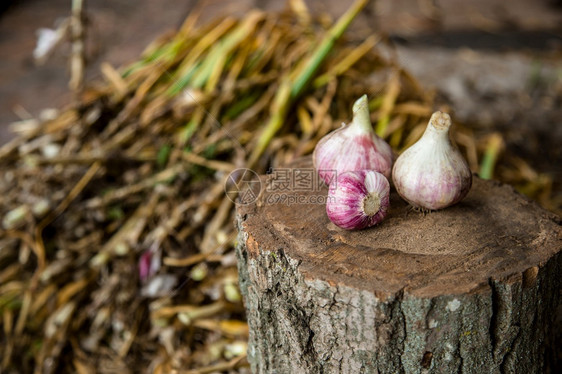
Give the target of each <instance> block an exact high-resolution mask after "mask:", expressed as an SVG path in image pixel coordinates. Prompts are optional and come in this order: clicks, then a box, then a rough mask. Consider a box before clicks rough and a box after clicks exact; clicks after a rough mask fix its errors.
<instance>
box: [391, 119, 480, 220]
mask: <svg viewBox="0 0 562 374" xmlns="http://www.w3.org/2000/svg"><path fill="white" fill-rule="evenodd" d="M450 127H451V117H450V116H449V115H448V114H447V113H441V112H435V113H433V115H432V116H431V119H430V120H429V123H428V125H427V128H426V130H425V132H424V134H423V135H422V137H421V138H420V140H418V141H417V142H416V143H415V144H414V145H412V146H411V147H410V148H408V149H406V150H405V151H404V153H402V154H401V155H400V156H399V157H398V159H397V160H396V163H395V164H394V168H393V170H392V180H393V181H394V186H395V187H396V191H398V194H399V195H400V196H401V197H402V198H403V199H404V200H406V201H407V202H408V203H410V204H411V205H412V206H414V207H416V208H420V209H424V210H437V209H443V208H446V207H448V206H451V205H453V204H456V203H458V202H459V201H461V200H462V199H463V198H464V197H465V196H466V194H467V193H468V191H469V190H470V187H471V186H472V173H471V172H470V168H469V167H468V164H467V162H466V160H465V159H464V158H463V156H462V155H461V153H460V151H459V150H458V149H457V147H456V146H455V145H454V144H453V143H452V141H451V138H450V137H449V128H450Z"/></svg>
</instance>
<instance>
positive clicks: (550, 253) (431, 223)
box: [237, 159, 562, 374]
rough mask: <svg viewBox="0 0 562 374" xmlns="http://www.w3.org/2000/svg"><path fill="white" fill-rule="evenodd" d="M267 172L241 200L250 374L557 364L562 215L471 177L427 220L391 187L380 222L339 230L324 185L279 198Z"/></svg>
mask: <svg viewBox="0 0 562 374" xmlns="http://www.w3.org/2000/svg"><path fill="white" fill-rule="evenodd" d="M311 168H312V166H311V163H310V160H309V159H307V160H304V161H303V160H301V161H299V162H297V163H296V164H294V165H292V167H291V168H290V169H287V170H290V173H291V175H292V177H293V178H294V177H295V175H298V174H299V173H301V172H302V170H306V171H308V170H310V169H311ZM295 170H300V172H297V171H295ZM269 178H270V180H267V177H263V178H262V179H261V183H262V189H261V192H262V193H261V194H260V196H259V199H258V200H257V201H256V202H255V203H252V204H246V205H238V207H237V224H238V227H239V238H238V246H237V256H238V269H239V277H240V287H241V290H242V294H243V296H244V302H245V306H246V311H247V317H248V323H249V325H250V341H249V348H248V359H249V361H250V364H251V367H252V371H253V372H254V373H299V374H300V373H447V374H449V373H479V374H484V373H526V374H527V373H544V372H549V371H550V372H552V373H554V370H557V369H560V352H559V349H558V347H559V346H560V344H561V343H562V339H560V331H561V326H560V317H559V316H560V314H561V313H560V312H561V309H560V307H561V297H560V296H561V295H560V289H561V283H562V277H561V275H562V256H561V248H562V229H561V223H560V218H559V217H558V216H556V215H554V214H552V213H550V212H548V211H545V210H544V209H542V208H540V207H539V206H538V205H537V204H535V203H534V202H532V201H530V200H529V199H527V198H525V197H523V196H521V195H519V194H518V193H516V192H515V191H514V190H513V189H512V188H511V187H509V186H505V185H501V184H499V183H497V182H493V181H484V180H481V179H479V178H477V177H475V179H474V183H473V187H472V190H471V191H470V193H469V194H468V196H467V197H466V198H465V199H464V200H463V201H462V202H461V203H459V204H457V205H455V206H453V207H450V208H448V209H445V210H442V211H437V212H431V213H428V214H423V213H419V212H416V211H413V210H412V209H411V208H409V207H408V206H407V205H406V203H404V202H403V201H402V200H401V199H400V198H399V197H398V196H397V195H396V194H395V193H394V192H393V193H392V196H391V208H390V212H389V214H388V216H387V218H386V219H385V221H383V222H382V223H381V224H380V225H377V226H375V227H373V228H369V229H366V230H360V231H345V230H342V229H339V228H338V227H336V226H335V225H333V224H332V223H331V222H330V221H329V219H328V218H327V216H326V212H325V204H323V203H322V202H323V201H325V197H326V195H327V189H326V188H325V187H321V188H316V187H315V188H313V189H309V190H308V191H295V188H292V189H288V190H287V189H286V190H285V191H284V192H283V193H284V194H286V196H285V198H283V197H282V195H281V193H280V192H279V191H275V189H274V188H272V186H273V184H272V179H271V178H272V176H269ZM273 178H275V176H273ZM273 182H275V181H274V180H273ZM322 197H324V200H322ZM313 201H316V202H317V203H313ZM290 202H298V204H296V203H295V204H291V203H290ZM557 317H558V318H557Z"/></svg>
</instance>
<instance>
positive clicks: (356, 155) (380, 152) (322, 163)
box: [312, 95, 393, 185]
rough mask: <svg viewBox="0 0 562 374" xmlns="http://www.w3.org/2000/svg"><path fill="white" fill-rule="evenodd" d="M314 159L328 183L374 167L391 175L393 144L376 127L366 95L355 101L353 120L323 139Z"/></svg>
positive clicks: (319, 143)
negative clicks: (345, 174) (342, 174)
mask: <svg viewBox="0 0 562 374" xmlns="http://www.w3.org/2000/svg"><path fill="white" fill-rule="evenodd" d="M312 160H313V162H314V167H315V168H316V170H317V171H318V174H319V175H320V177H321V178H322V179H323V180H324V182H326V184H328V185H329V184H330V183H331V181H332V180H333V179H334V178H335V177H337V176H338V175H339V174H341V173H344V172H346V171H353V170H374V171H378V172H379V173H382V174H384V176H385V177H387V178H390V172H391V170H392V160H393V154H392V148H390V145H388V143H387V142H385V141H384V140H383V139H381V138H379V137H378V136H377V135H376V134H375V132H374V130H373V126H372V125H371V119H370V115H369V103H368V101H367V95H363V96H362V97H361V98H359V99H358V100H357V101H356V102H355V104H353V120H352V121H351V123H350V124H349V125H346V124H345V123H344V124H343V125H342V127H340V128H339V129H337V130H334V131H332V132H331V133H329V134H327V135H326V136H324V137H323V138H322V139H320V141H319V142H318V144H317V145H316V148H315V149H314V153H313V155H312Z"/></svg>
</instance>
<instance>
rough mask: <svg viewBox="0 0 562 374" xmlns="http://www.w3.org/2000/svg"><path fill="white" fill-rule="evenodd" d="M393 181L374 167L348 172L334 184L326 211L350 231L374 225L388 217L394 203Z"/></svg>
mask: <svg viewBox="0 0 562 374" xmlns="http://www.w3.org/2000/svg"><path fill="white" fill-rule="evenodd" d="M389 196H390V184H389V183H388V180H387V179H386V177H385V176H384V175H382V174H381V173H377V172H376V171H373V170H357V171H348V172H345V173H343V174H339V175H338V177H337V178H336V180H335V181H334V182H332V183H331V184H330V189H329V191H328V199H327V203H326V213H328V218H330V220H331V221H332V222H333V223H335V224H336V225H338V226H339V227H341V228H344V229H347V230H354V229H363V228H365V227H370V226H374V225H376V224H377V223H379V222H381V221H382V220H383V219H384V217H385V216H386V212H387V211H388V207H389V205H390V200H389Z"/></svg>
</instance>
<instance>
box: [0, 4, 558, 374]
mask: <svg viewBox="0 0 562 374" xmlns="http://www.w3.org/2000/svg"><path fill="white" fill-rule="evenodd" d="M74 2H76V1H74ZM71 3H73V2H72V1H69V0H13V1H3V2H1V3H0V170H2V173H0V217H1V218H2V228H3V229H5V230H0V314H2V319H1V321H0V325H1V326H2V328H1V329H0V331H1V332H0V351H1V352H2V354H0V360H1V362H0V372H3V370H4V369H5V370H6V373H20V372H36V373H39V372H45V373H55V372H56V373H59V372H79V373H94V372H111V373H116V372H118V373H126V372H131V373H138V372H170V371H171V370H172V368H174V370H175V369H177V368H182V369H192V371H187V372H189V373H212V372H233V373H234V372H248V370H247V369H245V367H246V366H247V364H246V363H245V362H244V357H245V354H246V348H247V345H246V344H247V339H248V326H247V324H246V322H245V317H244V309H243V306H242V299H241V295H240V292H239V289H238V286H237V271H236V257H235V254H234V247H235V246H236V243H237V239H236V235H237V232H236V228H235V227H234V226H233V224H232V222H233V221H234V204H233V202H232V201H231V200H230V199H229V198H228V197H227V196H225V193H224V192H225V184H224V181H225V180H226V177H227V176H228V173H230V172H232V171H233V170H236V169H237V168H241V167H250V168H253V169H254V170H256V171H257V172H259V173H264V172H265V171H266V170H270V168H271V167H278V166H279V165H284V164H286V163H287V161H288V160H291V159H292V158H293V157H298V156H302V155H306V154H310V153H311V152H312V150H313V149H314V146H315V144H316V142H317V141H318V139H320V138H321V137H322V136H324V135H325V134H326V133H328V132H329V131H331V130H332V129H335V128H337V127H338V126H339V125H340V124H341V121H343V120H346V121H347V120H348V119H350V108H351V104H352V102H353V101H354V99H355V98H356V97H358V96H359V95H363V94H364V93H366V92H367V93H368V94H369V95H370V100H371V102H370V105H371V107H370V108H371V113H372V118H371V119H372V120H373V122H374V125H375V128H376V130H377V131H378V132H379V135H380V134H382V136H384V137H385V139H387V140H388V141H389V143H390V144H391V145H392V146H393V147H394V148H395V149H396V150H397V151H400V150H402V149H404V148H405V147H407V146H408V145H410V144H412V143H413V142H414V141H415V140H416V137H419V135H420V134H421V132H422V131H423V129H425V126H426V124H427V118H428V117H429V115H430V114H431V112H432V111H433V110H436V109H441V108H443V109H444V110H447V111H450V112H451V114H452V117H453V120H454V122H455V128H456V129H458V131H455V136H456V137H455V139H456V140H457V143H459V146H460V148H461V151H462V152H463V153H464V154H465V156H466V157H467V159H468V161H469V164H470V166H471V168H472V170H473V171H475V172H479V173H480V175H481V176H482V177H485V178H494V179H499V180H501V181H503V182H505V183H509V184H511V185H513V186H515V187H516V188H517V189H518V190H519V191H520V192H522V193H525V194H527V195H528V196H529V197H530V198H532V199H535V200H536V201H537V202H539V203H540V204H541V205H542V206H543V207H545V208H547V209H550V210H552V211H554V212H556V213H558V214H561V213H562V147H561V145H562V2H561V1H560V0H556V1H554V0H551V1H547V0H540V1H535V0H511V1H503V0H474V1H469V2H467V1H462V0H448V1H445V0H435V1H431V0H398V1H393V0H379V1H370V2H369V3H368V5H366V7H365V8H364V9H363V10H362V11H361V13H359V15H358V16H357V17H356V19H355V20H354V21H353V22H352V24H351V26H350V28H349V30H348V31H347V32H346V33H345V36H344V37H343V38H342V40H341V43H339V44H338V43H336V44H335V45H334V47H333V50H331V51H330V52H331V53H329V54H327V56H324V57H325V60H324V64H323V65H321V68H320V69H319V71H318V72H317V73H318V76H315V77H314V78H315V80H312V79H309V80H308V82H307V84H308V86H307V89H306V90H303V91H301V94H302V95H301V94H296V95H295V97H296V98H297V99H298V100H297V99H294V98H292V97H291V96H290V95H288V94H287V95H286V96H285V99H284V100H285V101H284V102H285V109H286V110H288V114H286V113H284V114H285V115H284V116H280V117H282V120H281V121H282V122H281V124H279V128H278V129H277V130H276V131H273V136H271V137H270V138H267V137H264V135H263V134H264V133H267V131H263V129H264V128H268V127H266V126H269V125H270V124H271V123H272V122H269V121H270V120H271V118H275V115H272V114H276V113H278V112H282V110H278V111H277V112H275V109H277V107H276V106H275V104H277V103H278V101H277V99H278V96H277V95H279V96H281V95H280V94H279V93H280V92H281V93H282V92H283V90H282V89H283V88H286V87H284V86H283V83H284V82H286V79H287V77H291V79H292V78H293V77H294V74H293V73H295V71H297V73H299V72H302V70H304V69H301V70H300V71H299V70H298V69H297V68H298V67H300V66H302V64H301V63H302V62H303V61H309V60H308V59H309V58H310V59H311V60H312V57H311V56H314V55H311V54H310V53H309V52H310V51H311V50H313V49H314V48H316V47H317V46H318V45H319V44H320V41H321V40H322V38H324V37H325V35H326V34H327V33H326V30H327V29H328V28H329V27H330V25H332V24H333V21H334V20H335V19H337V17H339V16H341V15H342V14H343V13H344V12H345V11H346V10H347V9H348V7H350V5H351V2H347V1H341V0H339V1H337V0H324V1H320V0H307V1H304V2H301V1H299V0H292V1H290V3H291V4H292V8H291V11H289V12H286V13H283V14H281V13H267V14H265V15H264V14H263V13H260V14H259V17H262V18H260V22H255V20H256V19H257V18H256V13H252V12H249V10H250V9H253V8H259V9H262V10H267V11H279V10H282V9H286V8H287V4H286V3H285V2H284V1H279V0H254V1H250V0H244V1H228V0H206V1H201V2H198V1H195V0H184V1H179V0H135V1H130V0H95V1H93V0H90V1H87V0H85V1H84V4H85V5H84V7H85V12H84V17H83V22H84V27H85V37H84V41H85V53H84V55H85V59H86V69H85V71H84V76H85V77H84V78H85V79H84V81H85V87H86V89H85V90H84V91H83V92H81V93H77V92H73V91H72V90H71V89H70V88H69V80H70V76H71V73H70V70H71V69H70V66H69V65H70V63H69V62H70V60H71V54H72V43H70V41H69V38H68V37H67V36H65V37H63V38H61V39H60V41H59V43H58V45H57V47H56V48H53V49H52V50H49V51H47V49H49V48H45V47H46V46H48V44H49V43H51V42H52V40H54V39H56V38H57V32H58V31H57V30H59V31H60V30H62V29H64V28H65V27H68V22H69V21H68V17H69V15H70V13H71ZM303 3H306V6H307V7H308V9H309V11H310V13H307V12H306V11H303V6H302V5H303ZM197 4H202V6H201V8H200V9H201V15H200V17H199V19H198V20H197V22H196V26H193V24H191V25H188V26H190V27H186V26H185V25H186V24H185V23H184V20H185V19H186V17H188V16H189V15H190V14H193V13H194V12H192V10H193V9H195V8H196V7H197ZM224 16H236V17H238V18H240V20H238V18H236V19H228V20H223V21H220V22H219V21H217V22H215V23H213V22H210V21H211V20H213V19H215V18H217V17H224ZM311 19H313V22H311ZM248 20H250V21H252V20H253V21H252V22H253V23H252V22H249V21H248ZM65 22H66V24H65ZM222 22H225V24H229V26H228V27H226V28H224V29H222V32H223V33H224V36H222V34H217V33H216V31H217V30H218V29H220V28H221V27H222V26H221V25H223V23H222ZM182 25H183V27H182ZM248 25H249V26H248ZM238 27H240V28H241V29H242V31H245V32H247V35H246V38H245V39H244V38H241V39H238V40H239V42H238V43H239V44H234V45H235V46H236V47H237V48H233V49H232V50H229V51H228V53H230V54H229V55H228V58H226V57H225V58H224V59H222V60H221V58H222V57H223V55H221V54H220V53H216V52H217V51H219V52H223V51H224V50H223V49H221V48H222V47H224V45H225V44H228V43H226V42H225V40H232V39H231V38H232V36H233V34H235V33H236V32H237V31H236V30H239V29H238ZM178 30H180V31H179V32H178ZM186 30H188V31H186ZM225 30H227V31H225ZM271 30H273V31H275V33H273V34H275V35H277V38H276V39H275V38H271V40H268V39H269V38H270V36H271V35H272V33H270V32H271ZM182 31H183V32H184V33H182ZM209 34H213V35H214V37H215V39H212V41H213V42H212V43H209V44H208V45H207V47H205V48H204V50H203V51H196V53H199V52H200V55H197V57H196V58H189V57H193V54H192V48H191V47H192V46H193V45H200V44H194V43H199V42H201V40H203V39H204V38H205V37H206V36H207V35H209ZM217 35H219V36H217ZM39 36H41V38H40V39H41V43H39V47H40V48H38V40H39ZM367 36H371V37H369V38H367ZM240 40H241V41H240ZM264 40H265V42H264ZM223 42H224V43H223ZM221 43H223V44H221ZM369 43H371V44H369ZM375 44H376V48H373V45H375ZM149 45H151V46H152V47H151V48H149V49H148V51H147V52H146V53H145V54H144V55H143V56H142V57H140V56H141V54H142V53H143V51H145V50H147V46H149ZM365 46H367V48H366V49H365ZM214 47H217V48H216V49H215V48H214ZM358 51H363V52H361V53H362V54H361V55H360V56H359V57H357V59H356V60H355V62H353V63H351V64H350V65H347V70H345V71H343V72H340V73H337V74H335V73H333V72H334V71H337V68H338V67H339V66H340V62H341V61H344V60H345V59H346V58H348V57H349V56H350V55H352V54H353V53H355V54H356V56H357V52H358ZM217 56H218V58H217ZM256 56H257V57H256ZM38 57H39V58H38ZM254 58H255V59H254ZM227 60H228V61H227ZM217 61H221V63H222V65H220V68H221V69H222V68H223V67H224V68H225V69H224V71H223V70H220V69H219V70H218V72H219V73H218V75H219V77H218V78H217V76H215V77H214V78H217V79H216V80H214V81H213V79H212V78H213V75H212V74H208V75H206V76H205V74H204V73H209V71H215V70H214V69H213V67H214V66H216V63H217ZM233 61H238V62H239V61H242V62H241V63H240V64H238V65H236V64H235V63H234V62H233ZM256 61H258V62H256ZM397 64H398V65H399V66H401V67H403V69H399V68H397V67H396V65H397ZM232 66H238V68H239V70H238V71H237V73H236V74H233V75H232V76H231V74H230V72H231V70H235V69H234V68H233V67H232ZM248 66H249V67H248ZM256 66H257V67H256ZM209 67H211V69H209ZM243 67H244V68H243ZM104 69H105V70H104ZM254 69H255V71H254ZM293 69H294V70H293ZM102 70H103V71H104V73H103V74H102V72H101V71H102ZM193 72H197V73H200V72H203V73H202V74H201V75H202V76H203V77H204V79H207V80H206V81H203V82H202V81H201V80H200V79H199V80H197V79H195V78H193V76H195V75H196V74H194V73H193ZM321 73H323V74H324V75H320V74H321ZM190 74H191V75H190ZM186 77H187V78H186ZM412 77H413V78H412ZM184 78H185V80H184ZM219 78H220V79H219ZM323 79H324V80H323ZM182 80H183V83H182V84H183V85H182V84H179V83H178V82H180V81H182ZM196 81H197V82H196ZM209 82H211V83H212V84H210V83H209ZM318 82H320V83H318ZM418 83H419V84H418ZM178 87H179V88H178ZM209 87H210V88H209ZM336 87H337V89H336ZM293 99H294V101H293V102H291V100H293ZM281 101H282V100H279V102H281ZM272 102H273V103H275V104H271V103H272ZM287 103H288V104H287ZM278 106H279V107H282V105H278ZM287 108H289V109H287ZM53 109H57V110H53ZM274 125H275V123H274ZM12 130H15V131H17V132H18V133H19V134H20V135H21V138H17V139H14V135H13V134H12V132H11V131H12ZM10 139H12V141H11V142H10ZM264 139H265V140H264ZM3 144H6V146H5V147H2V145H3ZM260 145H265V146H264V147H263V149H262V150H261V152H256V149H258V148H259V146H260ZM253 156H256V157H255V159H253V161H255V162H252V161H250V160H252V157H253ZM561 318H562V315H561ZM561 323H562V322H561ZM557 362H562V353H561V354H560V357H558V361H557ZM158 370H159V371H158ZM244 370H246V371H244ZM178 372H181V371H178Z"/></svg>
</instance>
